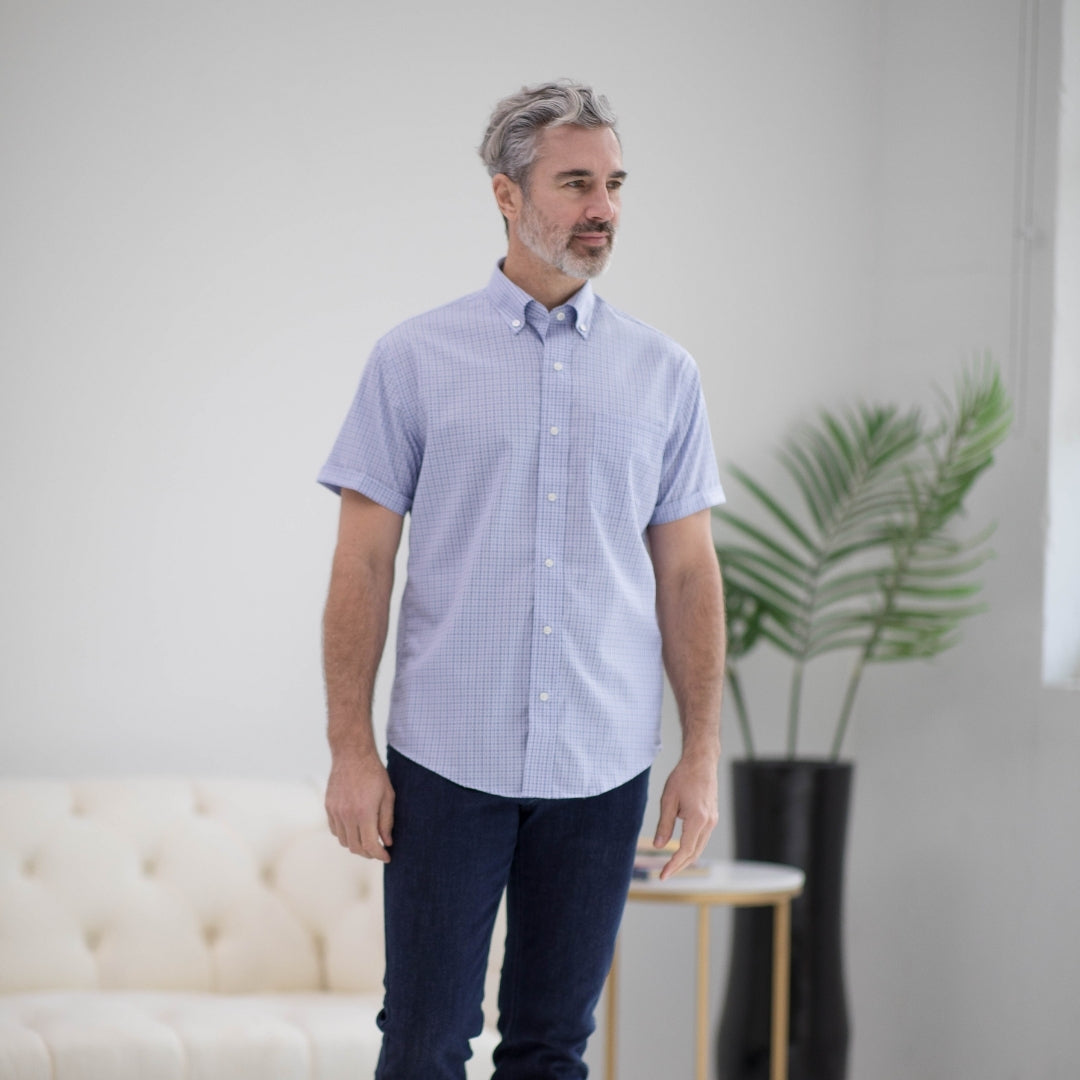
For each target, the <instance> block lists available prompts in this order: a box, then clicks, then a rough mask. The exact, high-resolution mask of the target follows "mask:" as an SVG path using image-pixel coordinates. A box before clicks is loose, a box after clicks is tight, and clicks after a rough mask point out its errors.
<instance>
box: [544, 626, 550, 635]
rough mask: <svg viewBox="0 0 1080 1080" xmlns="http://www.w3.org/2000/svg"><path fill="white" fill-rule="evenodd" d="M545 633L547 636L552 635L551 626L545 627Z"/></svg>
mask: <svg viewBox="0 0 1080 1080" xmlns="http://www.w3.org/2000/svg"><path fill="white" fill-rule="evenodd" d="M544 633H545V634H550V633H551V627H550V626H545V627H544Z"/></svg>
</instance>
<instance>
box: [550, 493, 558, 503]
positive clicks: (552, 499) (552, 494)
mask: <svg viewBox="0 0 1080 1080" xmlns="http://www.w3.org/2000/svg"><path fill="white" fill-rule="evenodd" d="M556 498H558V496H557V495H556V494H555V492H554V491H549V492H548V502H554V501H555V500H556Z"/></svg>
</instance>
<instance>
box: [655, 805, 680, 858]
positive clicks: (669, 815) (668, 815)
mask: <svg viewBox="0 0 1080 1080" xmlns="http://www.w3.org/2000/svg"><path fill="white" fill-rule="evenodd" d="M677 814H678V803H677V802H676V800H675V799H672V798H668V797H667V796H661V798H660V821H659V823H658V824H657V826H656V836H654V837H653V847H658V848H661V847H663V846H664V845H665V844H666V843H667V842H668V841H669V840H670V839H671V837H672V836H673V835H674V833H675V820H676V815H677Z"/></svg>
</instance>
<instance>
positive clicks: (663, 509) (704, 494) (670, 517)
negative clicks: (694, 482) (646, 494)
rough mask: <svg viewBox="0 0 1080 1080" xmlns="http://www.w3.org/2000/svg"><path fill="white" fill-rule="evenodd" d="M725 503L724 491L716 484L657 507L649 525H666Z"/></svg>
mask: <svg viewBox="0 0 1080 1080" xmlns="http://www.w3.org/2000/svg"><path fill="white" fill-rule="evenodd" d="M726 501H727V500H726V497H725V495H724V489H723V488H722V487H721V486H720V485H719V484H717V485H716V486H715V487H711V488H707V489H706V490H705V491H695V492H694V493H693V494H691V495H684V496H683V497H682V498H681V499H675V500H674V501H673V502H666V503H664V504H663V505H661V506H658V507H657V508H656V510H655V511H653V516H652V517H651V518H650V519H649V524H650V525H666V524H667V523H668V522H669V521H678V520H679V518H684V517H689V516H690V515H691V514H696V513H697V512H698V511H699V510H707V509H708V508H709V507H710V506H719V505H720V504H721V503H722V502H726Z"/></svg>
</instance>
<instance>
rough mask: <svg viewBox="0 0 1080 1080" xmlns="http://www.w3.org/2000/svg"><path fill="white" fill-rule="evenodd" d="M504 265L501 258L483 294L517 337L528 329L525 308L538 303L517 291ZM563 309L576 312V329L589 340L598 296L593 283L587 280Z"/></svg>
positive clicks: (525, 293) (526, 294)
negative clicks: (503, 268) (503, 267)
mask: <svg viewBox="0 0 1080 1080" xmlns="http://www.w3.org/2000/svg"><path fill="white" fill-rule="evenodd" d="M502 264H503V260H502V259H500V260H499V261H498V263H496V265H495V269H494V270H493V271H492V273H491V280H490V281H488V284H487V289H485V290H484V291H485V293H486V294H487V297H488V299H489V300H490V301H491V303H492V304H493V305H494V306H495V309H496V310H497V311H498V312H499V314H500V315H501V316H502V317H503V319H504V320H505V321H506V324H507V326H509V328H510V329H511V331H513V333H515V334H518V333H520V332H521V331H522V330H523V329H524V328H525V323H526V318H525V309H526V308H527V307H528V306H529V304H536V303H538V301H536V300H534V299H533V298H532V297H531V296H530V295H529V294H528V293H527V292H526V291H525V290H524V289H521V288H518V286H517V285H515V284H514V283H513V282H512V281H511V280H510V279H509V278H508V277H507V276H506V275H505V274H504V273H503V271H502ZM541 306H542V305H541ZM562 306H563V307H567V308H570V309H571V310H572V311H573V312H574V329H575V330H576V331H577V332H578V333H579V334H580V335H581V336H582V337H583V338H588V336H589V331H590V330H591V329H592V320H593V312H594V310H595V308H596V294H595V293H594V292H593V289H592V282H590V281H586V282H585V284H584V285H582V286H581V288H580V289H578V291H577V292H576V293H574V295H573V296H571V297H570V299H569V300H567V301H566V303H565V304H563V305H562ZM555 310H558V308H556V309H555Z"/></svg>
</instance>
